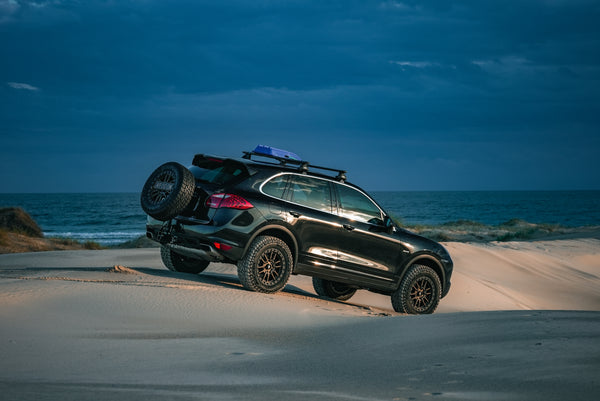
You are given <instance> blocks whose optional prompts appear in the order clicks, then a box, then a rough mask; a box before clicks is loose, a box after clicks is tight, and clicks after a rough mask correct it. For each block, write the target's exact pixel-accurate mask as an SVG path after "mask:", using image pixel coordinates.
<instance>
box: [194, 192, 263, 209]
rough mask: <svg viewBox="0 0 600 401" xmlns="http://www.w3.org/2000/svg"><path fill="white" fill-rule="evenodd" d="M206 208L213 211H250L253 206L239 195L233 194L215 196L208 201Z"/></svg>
mask: <svg viewBox="0 0 600 401" xmlns="http://www.w3.org/2000/svg"><path fill="white" fill-rule="evenodd" d="M206 207H210V208H213V209H219V208H222V207H224V208H229V209H240V210H245V209H250V208H253V207H254V206H252V204H251V203H250V202H248V201H247V200H246V199H244V198H242V197H241V196H239V195H233V194H214V195H211V196H210V197H209V198H208V199H207V200H206Z"/></svg>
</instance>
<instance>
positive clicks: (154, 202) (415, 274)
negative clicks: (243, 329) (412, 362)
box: [141, 146, 452, 314]
mask: <svg viewBox="0 0 600 401" xmlns="http://www.w3.org/2000/svg"><path fill="white" fill-rule="evenodd" d="M345 173H346V172H345V171H343V170H336V169H331V168H327V167H319V166H314V165H311V164H310V163H308V162H306V161H302V160H300V158H299V157H298V156H296V155H295V154H293V153H291V152H287V151H283V150H279V149H275V148H271V147H267V146H258V147H257V148H256V149H255V150H254V151H252V152H244V156H243V157H241V158H228V157H220V156H211V155H203V154H198V155H196V156H195V157H194V160H193V162H192V166H190V167H189V168H185V167H184V166H182V165H181V164H178V163H175V162H170V163H166V164H163V165H162V166H160V167H158V168H157V169H156V170H155V171H154V172H153V173H152V174H151V175H150V177H149V178H148V180H147V181H146V184H145V185H144V188H143V190H142V194H141V204H142V208H143V209H144V211H145V212H146V213H147V214H148V215H149V217H148V222H147V226H146V230H147V236H148V238H150V239H153V240H155V241H157V242H159V243H160V244H161V256H162V260H163V262H164V264H165V266H166V267H167V268H168V269H170V270H173V271H177V272H186V273H194V274H197V273H201V272H202V271H204V270H205V269H206V267H207V266H208V264H209V263H210V262H225V263H233V264H237V271H238V277H239V280H240V282H241V283H242V285H243V286H244V287H245V288H246V289H248V290H252V291H260V292H267V293H270V292H276V291H279V290H281V289H282V288H283V287H284V286H285V285H286V283H287V281H288V279H289V277H290V274H304V275H308V276H312V278H313V286H314V289H315V291H316V293H317V294H318V295H320V296H325V297H329V298H333V299H337V300H341V301H344V300H347V299H349V298H350V297H352V295H354V293H355V292H356V290H357V289H366V290H369V291H373V292H376V293H380V294H386V295H390V296H391V299H392V305H393V307H394V310H395V311H397V312H403V313H412V314H425V313H432V312H433V311H434V310H435V309H436V307H437V305H438V303H439V301H440V299H441V298H443V297H444V296H445V295H446V294H447V293H448V290H449V289H450V276H451V274H452V260H451V258H450V255H449V254H448V252H447V251H446V249H444V247H443V246H441V245H440V244H438V243H437V242H434V241H432V240H429V239H427V238H424V237H421V236H419V235H416V234H414V233H411V232H409V231H407V230H404V229H402V228H400V227H399V226H398V225H396V224H395V223H394V222H393V221H392V219H391V218H390V216H389V215H388V214H387V213H386V212H385V211H384V210H383V208H381V207H380V206H379V205H378V204H377V203H376V202H375V201H374V200H373V199H372V198H371V197H370V196H369V195H367V193H366V192H365V191H363V190H362V189H360V188H359V187H357V186H355V185H352V184H350V183H348V182H346V175H345Z"/></svg>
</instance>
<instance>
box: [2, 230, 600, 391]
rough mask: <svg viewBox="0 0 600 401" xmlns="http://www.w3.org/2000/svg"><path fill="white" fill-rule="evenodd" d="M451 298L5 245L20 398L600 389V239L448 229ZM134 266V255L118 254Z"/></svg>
mask: <svg viewBox="0 0 600 401" xmlns="http://www.w3.org/2000/svg"><path fill="white" fill-rule="evenodd" d="M445 246H446V247H447V248H448V250H449V251H450V253H451V255H452V257H453V259H454V261H455V272H454V276H453V280H452V289H451V291H450V294H449V295H448V296H447V297H446V298H444V299H443V300H442V301H441V303H440V306H439V308H438V310H437V312H436V313H435V314H433V315H429V316H407V315H401V314H397V313H395V312H394V311H393V310H392V307H391V304H390V301H389V298H388V297H384V296H380V295H375V294H371V293H368V292H364V291H361V292H359V293H358V294H357V295H356V296H355V297H353V298H352V299H351V300H350V301H348V302H334V301H331V300H327V299H323V298H319V297H318V296H316V295H315V293H314V291H313V289H312V285H311V280H310V278H307V277H301V276H293V277H292V278H291V280H290V282H289V284H288V285H287V287H286V289H285V291H283V292H281V293H278V294H272V295H266V294H258V293H253V292H249V291H246V290H244V289H243V288H242V287H241V285H240V284H239V281H238V279H237V276H236V271H235V267H234V266H231V265H223V264H213V265H211V266H210V267H209V269H208V270H207V271H206V272H205V273H203V274H202V275H199V276H193V275H186V274H181V273H172V272H169V271H168V270H166V269H165V268H164V267H163V265H162V263H161V261H160V256H159V252H158V250H157V249H123V250H100V251H56V252H39V253H24V254H8V255H0V305H1V308H0V319H1V322H2V323H1V325H0V393H1V394H3V398H4V399H6V400H58V399H60V400H71V399H72V400H86V399H89V400H109V399H111V400H112V399H127V400H145V401H148V400H158V399H161V400H164V399H173V400H188V399H189V400H192V399H194V400H197V399H202V400H221V399H223V400H238V399H244V400H280V399H286V400H312V399H320V400H544V401H547V400H561V401H563V400H596V399H600V239H597V238H583V239H563V240H549V241H531V242H503V243H496V242H494V243H487V244H471V243H457V242H450V243H445ZM115 265H120V266H123V268H117V269H115V268H114V267H113V266H115Z"/></svg>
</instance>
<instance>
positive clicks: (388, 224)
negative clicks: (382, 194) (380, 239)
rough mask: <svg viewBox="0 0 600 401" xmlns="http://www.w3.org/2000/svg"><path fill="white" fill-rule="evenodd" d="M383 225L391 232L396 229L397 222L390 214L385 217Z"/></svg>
mask: <svg viewBox="0 0 600 401" xmlns="http://www.w3.org/2000/svg"><path fill="white" fill-rule="evenodd" d="M383 226H384V227H385V228H386V229H387V231H388V232H389V233H391V232H393V231H394V227H395V224H394V221H393V220H392V219H391V217H390V216H385V217H384V218H383Z"/></svg>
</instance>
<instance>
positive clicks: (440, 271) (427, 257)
mask: <svg viewBox="0 0 600 401" xmlns="http://www.w3.org/2000/svg"><path fill="white" fill-rule="evenodd" d="M413 265H424V266H427V267H430V268H432V269H433V271H434V272H435V273H436V274H437V275H438V277H439V279H440V283H441V284H442V293H443V292H444V285H445V283H446V274H445V273H444V268H443V266H442V263H441V262H440V261H439V260H438V259H437V258H436V257H435V256H434V255H431V254H429V253H421V254H418V255H415V256H414V257H413V258H412V259H410V260H409V261H408V262H407V263H406V264H405V265H404V267H403V269H402V273H401V274H400V277H399V279H398V282H397V283H396V289H397V288H398V287H400V283H401V282H402V278H403V277H404V275H405V274H406V272H407V271H408V269H409V268H410V267H411V266H413Z"/></svg>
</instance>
